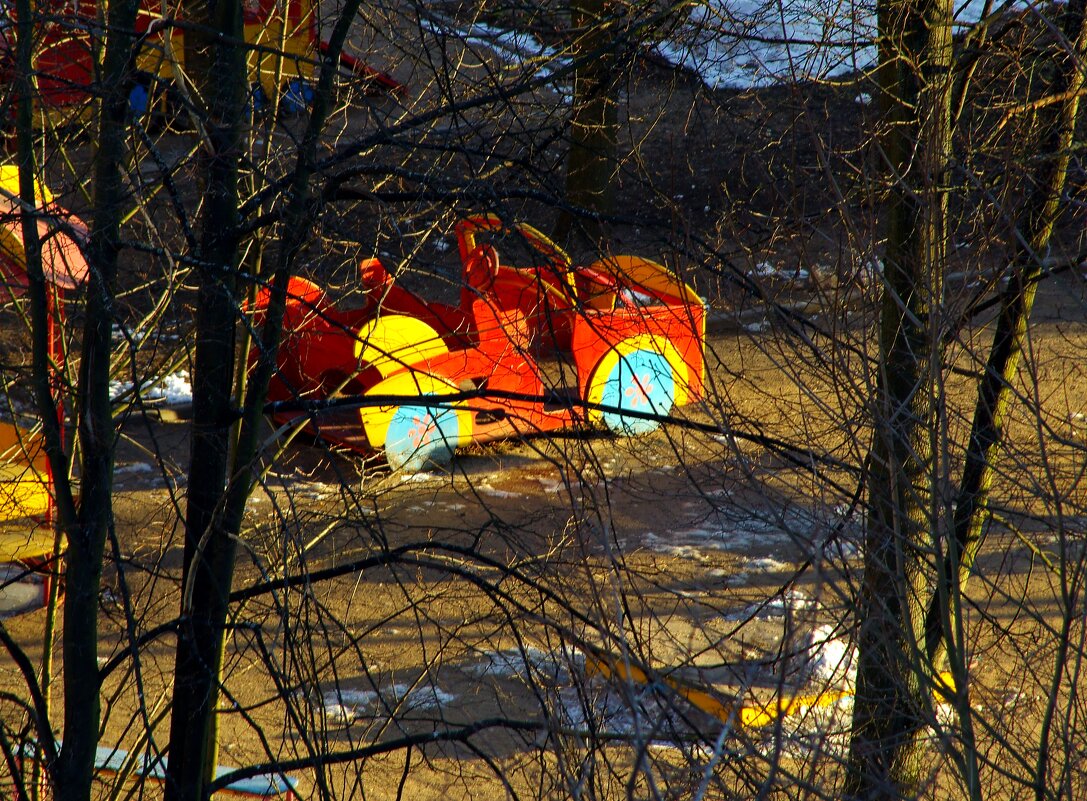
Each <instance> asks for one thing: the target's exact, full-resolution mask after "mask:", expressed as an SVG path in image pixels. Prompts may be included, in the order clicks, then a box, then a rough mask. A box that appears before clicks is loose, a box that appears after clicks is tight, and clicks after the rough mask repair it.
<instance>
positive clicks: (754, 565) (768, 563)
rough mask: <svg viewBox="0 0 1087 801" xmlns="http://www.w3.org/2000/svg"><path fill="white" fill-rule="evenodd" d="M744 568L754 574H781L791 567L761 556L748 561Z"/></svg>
mask: <svg viewBox="0 0 1087 801" xmlns="http://www.w3.org/2000/svg"><path fill="white" fill-rule="evenodd" d="M744 566H745V567H746V568H747V569H748V570H750V571H753V572H755V573H782V572H784V571H786V570H788V569H790V568H791V567H792V565H789V564H787V563H785V562H779V561H778V560H777V559H771V558H770V557H769V556H763V557H760V558H758V559H748V560H747V564H746V565H744Z"/></svg>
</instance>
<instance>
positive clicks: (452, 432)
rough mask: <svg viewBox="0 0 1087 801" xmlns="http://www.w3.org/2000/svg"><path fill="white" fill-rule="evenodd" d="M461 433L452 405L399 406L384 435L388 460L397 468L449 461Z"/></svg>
mask: <svg viewBox="0 0 1087 801" xmlns="http://www.w3.org/2000/svg"><path fill="white" fill-rule="evenodd" d="M459 435H460V421H459V420H458V419H457V413H456V412H455V411H453V410H452V409H442V408H436V407H433V406H420V405H415V404H413V405H410V406H400V407H398V408H397V410H396V411H395V412H393V416H392V420H391V421H390V422H389V430H388V433H387V434H386V435H385V460H386V461H387V462H388V463H389V466H390V467H392V468H393V469H394V470H408V471H412V472H417V471H419V470H422V469H423V468H424V467H426V466H427V465H428V464H435V465H443V464H448V463H449V461H450V460H451V459H452V458H453V451H454V449H455V448H456V447H457V440H458V438H459Z"/></svg>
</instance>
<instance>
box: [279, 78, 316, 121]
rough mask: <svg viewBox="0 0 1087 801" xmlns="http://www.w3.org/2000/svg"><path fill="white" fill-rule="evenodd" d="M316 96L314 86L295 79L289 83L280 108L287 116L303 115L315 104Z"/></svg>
mask: <svg viewBox="0 0 1087 801" xmlns="http://www.w3.org/2000/svg"><path fill="white" fill-rule="evenodd" d="M314 94H315V93H314V90H313V85H312V84H311V83H310V82H309V81H304V80H302V79H301V78H294V79H293V80H291V81H288V82H287V88H286V90H285V91H284V92H283V99H282V100H281V101H280V104H279V107H280V108H281V109H282V110H283V111H285V112H286V113H287V114H301V113H302V112H303V111H305V110H306V109H307V108H309V105H310V103H312V102H313V98H314Z"/></svg>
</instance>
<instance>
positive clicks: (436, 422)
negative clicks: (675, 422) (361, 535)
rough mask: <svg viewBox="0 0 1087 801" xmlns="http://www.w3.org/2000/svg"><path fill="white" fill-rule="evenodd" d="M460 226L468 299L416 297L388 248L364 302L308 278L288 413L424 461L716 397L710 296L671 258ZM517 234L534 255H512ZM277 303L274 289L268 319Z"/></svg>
mask: <svg viewBox="0 0 1087 801" xmlns="http://www.w3.org/2000/svg"><path fill="white" fill-rule="evenodd" d="M456 231H457V238H458V244H459V247H460V256H461V261H462V264H463V277H464V283H463V289H462V290H461V298H460V303H459V305H456V306H453V305H449V304H443V303H436V302H428V301H426V300H423V299H422V298H420V297H419V296H418V295H416V294H413V293H412V292H409V291H408V290H406V289H404V288H403V287H401V286H400V285H398V284H397V283H396V282H395V281H394V280H393V277H392V276H391V275H390V274H389V273H388V271H387V270H386V269H385V268H384V267H383V266H382V265H381V263H380V262H379V261H377V260H376V259H371V260H369V261H366V262H363V263H362V265H361V266H360V276H359V277H360V281H361V285H362V288H363V290H364V292H365V297H366V301H365V304H364V305H363V306H362V307H361V308H358V309H343V308H337V307H336V306H334V305H333V304H332V303H331V302H330V301H329V299H328V297H327V296H326V295H325V293H324V292H323V291H322V290H321V289H320V287H318V286H316V285H315V284H313V283H312V282H309V281H307V280H305V279H302V278H294V279H292V281H291V284H290V287H289V290H288V298H287V309H286V318H285V331H286V334H285V337H284V341H283V344H282V346H281V349H280V351H279V354H278V358H277V366H278V374H277V376H276V378H275V379H274V381H273V383H272V386H271V388H270V401H272V403H271V404H270V407H269V408H270V409H271V410H272V414H273V416H274V417H275V418H276V419H277V420H278V421H279V422H281V423H286V422H290V421H291V420H297V421H298V422H299V423H301V422H302V420H306V421H307V425H308V426H309V427H310V429H311V430H312V431H313V432H314V433H316V434H317V435H318V436H320V437H321V438H323V439H325V440H327V441H329V442H332V443H334V444H337V445H340V446H343V447H346V448H349V449H351V450H354V451H358V452H362V453H367V454H372V453H377V452H384V454H385V458H386V459H387V461H388V463H389V464H390V465H391V466H392V467H393V468H406V469H409V470H418V469H420V468H422V467H423V466H424V465H425V464H426V463H427V462H435V463H441V462H444V461H447V460H448V459H449V458H450V457H451V455H452V453H453V450H454V449H455V448H456V447H458V446H463V445H468V444H470V443H474V442H485V441H489V440H494V439H500V438H504V437H514V436H525V435H532V434H537V433H540V432H545V431H553V430H556V429H562V428H570V427H574V426H577V425H582V424H585V423H586V422H602V423H603V424H604V425H605V426H607V427H608V428H609V429H611V430H612V431H615V432H617V433H623V434H641V433H645V432H648V431H651V430H653V429H655V428H656V427H657V426H658V425H659V424H660V419H661V418H662V417H663V416H666V415H668V414H669V413H670V412H671V411H672V408H673V407H674V406H679V405H682V404H685V403H688V402H690V401H692V400H695V399H697V398H699V397H700V396H701V394H702V387H703V369H704V364H703V351H704V342H705V336H704V319H705V308H704V303H703V301H702V300H701V298H699V297H698V295H697V294H696V293H695V292H694V290H692V289H691V288H690V287H689V286H687V285H686V284H685V283H683V282H682V281H681V280H680V279H679V278H678V277H677V276H675V275H674V274H672V273H671V272H669V271H668V270H667V269H665V268H664V267H662V266H661V265H659V264H656V263H654V262H651V261H648V260H646V259H641V258H637V257H633V256H617V257H609V258H605V259H602V260H600V261H597V262H595V263H593V264H591V265H589V266H586V267H579V266H575V265H574V264H573V263H572V262H571V260H570V258H569V257H568V256H567V255H566V254H565V253H564V252H563V251H562V249H561V248H559V247H558V246H557V245H555V244H554V243H553V242H551V241H550V240H548V239H547V238H546V237H545V236H544V235H543V234H541V233H540V232H538V231H536V230H535V229H533V228H532V227H530V226H528V225H514V226H506V225H505V224H504V223H503V222H502V221H501V220H500V219H499V218H497V217H494V216H490V215H486V216H478V217H472V218H469V219H466V220H464V221H462V222H460V223H459V224H458V225H457V228H456ZM482 240H486V241H482ZM507 244H512V245H516V246H519V247H518V248H517V249H519V250H523V251H527V252H528V254H529V258H528V262H529V263H527V264H524V265H521V266H513V265H510V264H505V263H503V262H502V261H501V259H500V258H499V253H498V250H497V249H496V245H502V246H503V248H504V249H505V246H506V245H507ZM525 245H527V246H528V247H525ZM267 303H268V293H267V291H264V292H262V293H261V296H260V297H259V298H258V301H257V304H256V314H257V316H258V317H259V316H260V314H261V313H262V310H263V309H264V308H266V307H267ZM337 399H343V400H344V401H345V402H344V403H340V402H339V401H338V400H337ZM314 401H317V402H316V403H314Z"/></svg>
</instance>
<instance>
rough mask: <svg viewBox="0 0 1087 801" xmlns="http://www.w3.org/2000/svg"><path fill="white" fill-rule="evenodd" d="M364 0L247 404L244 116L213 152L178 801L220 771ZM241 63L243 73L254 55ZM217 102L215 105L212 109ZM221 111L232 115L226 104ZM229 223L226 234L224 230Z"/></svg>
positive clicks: (340, 29) (319, 98) (292, 233)
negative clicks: (238, 265)
mask: <svg viewBox="0 0 1087 801" xmlns="http://www.w3.org/2000/svg"><path fill="white" fill-rule="evenodd" d="M359 4H360V0H349V2H346V3H345V4H344V6H343V8H341V9H340V16H339V19H338V21H337V24H336V27H335V29H334V30H333V33H332V36H331V37H330V42H329V47H328V48H327V52H326V55H325V58H324V66H323V68H322V70H321V74H320V79H319V82H318V85H317V89H316V91H315V93H314V99H313V107H312V110H311V114H310V118H309V121H308V125H307V128H306V133H305V135H304V136H303V139H302V142H301V146H300V149H299V155H298V161H297V163H296V167H295V171H294V175H293V179H292V183H291V192H290V194H289V200H288V202H287V204H286V209H285V212H284V220H283V225H282V230H283V232H284V236H283V239H282V241H281V243H280V248H279V255H278V260H277V264H276V269H275V272H274V274H273V276H272V279H271V281H270V285H271V288H272V295H271V297H272V302H271V304H270V305H269V309H268V313H267V314H266V315H265V325H264V328H263V330H262V332H261V333H262V336H261V338H260V341H259V345H260V348H261V353H262V354H263V358H262V359H260V360H259V361H258V363H257V368H256V370H255V372H254V375H253V376H251V378H250V380H249V382H248V385H247V387H246V394H245V403H244V405H243V407H242V409H240V410H237V409H236V408H235V405H234V404H235V400H234V399H235V397H236V391H235V390H236V388H235V386H234V376H235V375H236V369H235V357H236V352H235V333H236V330H237V321H238V315H239V314H240V310H239V307H238V297H239V292H240V291H241V287H239V286H236V281H235V273H234V269H235V260H236V256H237V252H238V242H237V240H236V239H235V238H234V237H235V231H236V226H237V222H238V220H237V215H238V210H237V209H238V202H237V201H238V198H237V157H236V155H233V154H234V153H235V150H236V148H237V146H238V142H239V141H240V137H239V136H238V134H239V133H240V128H241V120H240V119H237V118H234V119H232V121H231V125H230V127H229V130H231V131H233V137H229V138H228V137H227V136H226V131H225V130H224V131H221V132H220V133H221V135H222V136H223V137H224V138H223V139H221V140H218V141H217V140H214V139H213V142H216V143H217V145H218V146H222V147H223V150H222V151H220V150H218V148H216V149H215V150H214V151H213V152H215V153H220V152H221V153H222V154H223V158H221V159H214V158H213V159H212V161H211V163H210V164H209V170H208V173H209V176H210V177H209V193H208V201H207V202H209V206H208V209H207V219H206V222H205V231H206V235H205V240H204V242H205V255H204V258H205V260H206V261H207V262H208V264H209V267H216V266H218V269H217V270H214V269H213V270H211V271H209V272H205V274H204V276H203V277H202V283H201V294H200V299H199V303H200V308H199V310H198V315H197V361H196V369H195V375H196V382H195V383H194V386H193V396H194V408H193V412H194V420H193V423H194V436H193V446H192V456H191V463H190V468H189V477H190V480H189V506H188V510H187V517H186V531H187V534H186V544H185V577H184V596H183V600H182V604H183V606H182V620H183V628H182V632H181V635H182V636H181V637H180V639H179V642H178V655H177V660H176V665H175V680H174V699H173V709H174V714H173V718H172V721H171V733H170V737H171V739H170V761H169V765H168V772H167V795H166V797H167V799H168V801H172V800H173V799H178V801H197V800H198V799H199V800H201V801H202V799H204V798H206V796H207V791H206V787H207V785H208V783H209V782H210V781H211V779H212V778H213V777H214V773H215V767H216V761H217V755H216V749H217V743H218V725H217V716H216V710H215V707H216V704H217V701H218V698H219V674H220V670H221V667H222V659H223V649H224V647H225V635H226V620H227V617H228V613H229V595H230V588H231V579H232V577H233V573H234V563H235V551H236V548H235V543H236V542H237V536H238V533H239V532H240V530H241V526H242V521H243V516H244V512H245V505H246V499H247V498H248V497H249V493H250V491H251V489H252V486H253V482H254V478H255V469H256V458H257V456H258V453H257V450H258V445H259V438H258V432H259V426H260V421H261V416H262V409H263V406H264V399H265V394H266V392H267V387H268V383H269V381H270V379H271V375H272V372H273V370H274V366H275V351H276V348H277V346H278V341H279V335H280V330H281V328H282V319H283V310H284V300H285V292H286V286H287V284H288V282H289V279H290V276H291V273H292V271H293V267H294V263H295V259H296V257H297V254H298V251H299V250H300V248H301V246H302V243H303V242H304V240H305V237H306V234H307V232H308V230H309V216H310V215H311V214H312V208H311V205H310V195H309V186H310V180H311V178H312V175H313V171H314V164H315V162H316V158H317V144H318V140H319V136H320V133H321V131H322V130H323V129H324V126H325V121H326V119H327V115H328V113H329V109H330V108H331V98H332V96H333V92H334V85H333V83H334V77H335V74H336V64H337V61H338V53H339V52H340V50H341V49H342V47H343V42H344V40H345V39H346V37H347V32H348V28H349V27H350V24H351V22H352V21H353V20H354V18H355V16H356V14H357V12H358V8H359ZM225 22H226V21H224V23H225ZM221 57H222V58H224V59H226V58H227V56H225V55H223V56H221ZM230 58H233V56H231V57H230ZM240 66H241V68H242V69H243V70H244V64H242V65H240ZM237 68H239V65H238V64H237V63H235V62H234V61H232V60H229V59H228V67H227V68H223V67H222V66H221V64H220V65H218V66H217V62H215V61H214V60H212V61H211V62H208V69H210V70H211V71H210V72H207V73H204V74H205V75H210V76H216V79H218V77H219V76H222V75H224V74H229V75H235V74H236V73H235V72H234V70H235V69H237ZM241 74H242V81H241V82H240V83H237V84H235V86H241V87H244V85H245V84H244V72H242V73H241ZM224 91H226V90H224ZM233 92H234V89H230V90H229V91H228V92H227V94H228V95H229V96H230V97H233V94H232V93H233ZM225 99H226V98H220V100H224V101H225ZM216 107H217V106H216V105H215V104H214V102H213V103H212V109H213V114H214V109H215V108H216ZM235 108H237V109H240V108H244V99H243V98H237V104H236V106H235ZM221 111H223V112H225V109H221ZM212 187H215V193H214V195H213V194H212V192H211V191H210V190H211V188H212ZM216 222H218V226H216V224H215V223H216ZM220 231H221V232H222V236H217V232H220ZM239 413H240V421H239Z"/></svg>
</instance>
